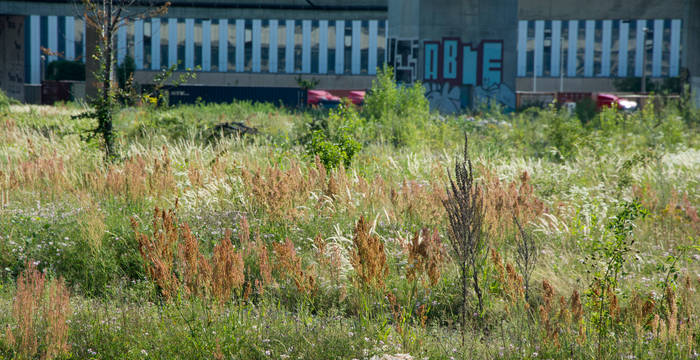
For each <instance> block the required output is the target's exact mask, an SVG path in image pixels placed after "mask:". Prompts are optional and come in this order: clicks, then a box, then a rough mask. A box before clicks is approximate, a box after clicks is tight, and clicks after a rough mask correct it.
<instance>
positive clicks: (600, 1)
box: [518, 0, 697, 20]
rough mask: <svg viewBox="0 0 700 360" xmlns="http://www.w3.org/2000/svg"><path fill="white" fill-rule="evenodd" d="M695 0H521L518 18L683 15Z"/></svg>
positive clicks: (621, 17) (662, 17)
mask: <svg viewBox="0 0 700 360" xmlns="http://www.w3.org/2000/svg"><path fill="white" fill-rule="evenodd" d="M691 2H697V0H587V1H585V2H582V1H581V0H520V1H519V5H518V18H519V19H520V20H546V19H552V20H580V19H587V20H603V19H672V18H675V19H678V18H684V17H685V15H686V13H685V11H686V5H687V4H689V3H691Z"/></svg>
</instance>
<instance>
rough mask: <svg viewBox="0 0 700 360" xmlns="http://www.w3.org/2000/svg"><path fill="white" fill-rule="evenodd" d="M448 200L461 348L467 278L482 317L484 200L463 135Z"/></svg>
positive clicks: (465, 308) (450, 175)
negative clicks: (459, 293)
mask: <svg viewBox="0 0 700 360" xmlns="http://www.w3.org/2000/svg"><path fill="white" fill-rule="evenodd" d="M448 177H449V181H450V183H449V185H448V186H447V199H446V200H444V201H443V205H444V206H445V210H446V212H447V217H448V220H449V224H448V225H449V227H448V236H449V240H450V245H451V246H452V250H453V251H454V253H455V260H456V261H457V263H458V265H459V268H460V280H461V283H462V317H461V325H462V329H461V331H462V345H464V335H465V328H466V323H467V315H466V312H467V296H468V291H469V290H468V288H469V275H470V274H471V281H472V287H473V290H474V293H475V294H476V297H477V300H478V304H479V309H478V310H479V314H483V308H484V305H483V296H482V292H481V288H480V286H479V273H480V272H481V268H482V267H483V260H484V258H483V256H482V254H483V253H484V248H485V241H484V237H483V231H482V226H483V219H484V206H483V205H484V198H483V190H482V188H481V186H480V185H479V184H478V182H475V181H474V172H473V170H472V162H471V159H469V152H468V139H467V135H466V134H465V135H464V154H463V158H462V160H457V161H456V162H455V171H454V176H453V175H452V174H448Z"/></svg>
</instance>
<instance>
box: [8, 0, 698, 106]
mask: <svg viewBox="0 0 700 360" xmlns="http://www.w3.org/2000/svg"><path fill="white" fill-rule="evenodd" d="M171 2H172V5H171V7H170V9H169V11H168V13H167V14H165V15H163V17H158V18H147V19H142V20H135V21H131V22H129V23H126V24H124V25H123V26H121V27H120V28H119V31H118V32H117V34H116V37H115V39H116V59H117V62H118V63H122V62H124V61H125V59H126V58H127V57H130V58H132V59H133V60H134V62H135V66H136V73H135V79H136V81H137V82H139V83H142V84H147V83H149V82H150V81H151V79H152V78H153V75H154V74H155V72H157V71H160V70H161V69H162V68H164V67H168V66H172V65H174V66H176V67H177V68H178V69H179V70H185V69H195V71H198V72H199V74H198V77H197V80H195V81H196V83H197V84H200V85H209V86H220V87H221V86H233V87H271V88H278V87H283V88H293V87H297V86H298V79H299V78H305V79H315V80H318V81H319V84H318V87H319V88H323V89H345V90H350V89H366V88H368V87H369V86H371V81H372V79H373V78H374V76H375V75H376V69H377V67H381V66H382V65H383V64H385V63H387V64H390V65H392V66H393V67H394V68H395V72H396V77H397V80H399V81H401V82H404V83H411V82H414V81H421V82H423V83H424V84H425V87H426V93H427V95H428V97H429V99H430V100H431V104H432V105H433V107H434V108H437V109H440V110H442V111H446V112H453V111H459V110H461V109H463V108H465V107H469V106H476V105H477V104H478V103H481V102H484V101H486V102H491V101H495V102H498V103H501V104H502V105H503V106H504V107H513V106H514V103H515V93H516V91H566V92H572V91H612V90H615V84H614V83H615V81H616V79H623V78H642V77H645V78H650V79H655V80H663V79H674V78H679V79H680V80H681V81H683V82H685V83H689V84H691V85H692V86H693V88H694V89H695V90H696V92H697V93H700V1H698V0H590V1H588V2H586V4H585V6H582V5H581V4H580V3H579V2H577V1H573V0H360V1H353V2H352V3H351V5H348V4H350V3H348V2H346V1H340V0H314V1H310V2H307V1H305V0H283V1H279V0H278V1H272V0H261V1H256V2H241V1H225V0H208V1H178V0H175V1H171ZM138 4H139V3H137V5H138ZM133 10H134V11H140V10H142V9H140V8H138V6H136V7H135V8H133ZM81 12H82V11H81V9H80V6H79V2H76V1H73V0H44V1H13V0H5V1H2V2H0V46H3V48H4V49H7V51H5V52H4V54H3V56H0V65H2V66H1V68H2V69H3V72H2V74H1V75H0V88H2V89H3V90H4V91H6V92H7V93H8V94H10V95H11V96H13V97H16V98H19V99H24V98H26V94H25V93H26V92H27V91H26V88H27V87H28V86H30V87H31V86H32V85H33V86H36V85H37V84H40V83H41V80H42V76H43V73H44V71H45V69H46V67H47V64H48V63H49V62H51V61H53V60H56V59H59V58H65V59H68V60H75V59H77V60H83V61H84V60H85V59H86V51H87V50H88V49H89V47H88V46H87V45H88V43H89V41H88V40H87V39H88V38H89V36H88V35H89V34H88V31H89V29H88V28H86V26H85V21H84V20H83V19H82V18H81V16H80V14H81ZM698 100H699V102H700V99H698Z"/></svg>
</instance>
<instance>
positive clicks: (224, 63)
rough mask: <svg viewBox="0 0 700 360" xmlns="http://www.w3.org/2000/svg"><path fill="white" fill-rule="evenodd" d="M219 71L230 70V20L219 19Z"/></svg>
mask: <svg viewBox="0 0 700 360" xmlns="http://www.w3.org/2000/svg"><path fill="white" fill-rule="evenodd" d="M219 71H221V72H226V71H228V20H226V19H219Z"/></svg>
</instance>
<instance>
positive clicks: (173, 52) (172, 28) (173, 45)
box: [168, 18, 177, 66]
mask: <svg viewBox="0 0 700 360" xmlns="http://www.w3.org/2000/svg"><path fill="white" fill-rule="evenodd" d="M173 65H177V19H173V18H170V19H168V66H173Z"/></svg>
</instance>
